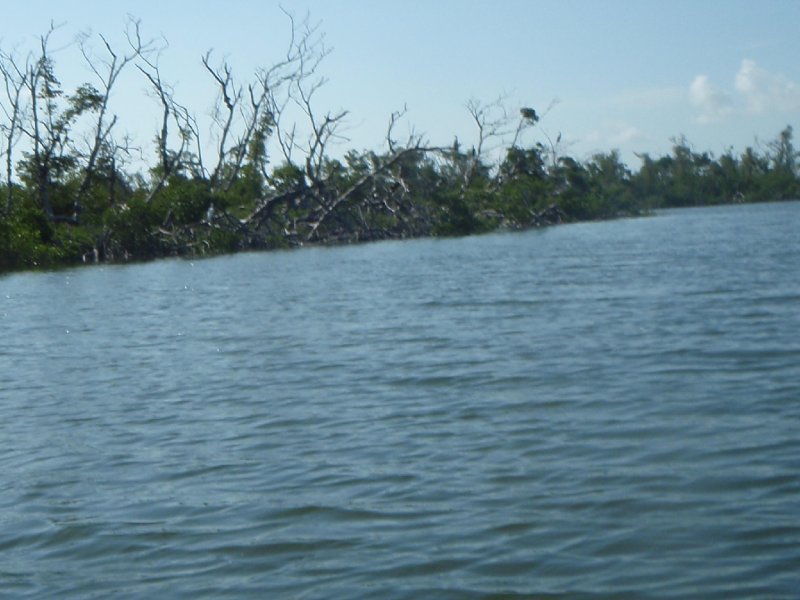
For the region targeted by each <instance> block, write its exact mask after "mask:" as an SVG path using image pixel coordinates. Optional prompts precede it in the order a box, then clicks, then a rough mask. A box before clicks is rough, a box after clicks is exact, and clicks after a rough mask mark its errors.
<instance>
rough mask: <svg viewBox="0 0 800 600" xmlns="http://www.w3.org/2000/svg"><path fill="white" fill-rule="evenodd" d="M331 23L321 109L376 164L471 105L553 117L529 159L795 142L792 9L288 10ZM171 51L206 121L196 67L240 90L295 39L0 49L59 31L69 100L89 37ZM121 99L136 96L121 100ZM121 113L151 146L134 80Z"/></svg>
mask: <svg viewBox="0 0 800 600" xmlns="http://www.w3.org/2000/svg"><path fill="white" fill-rule="evenodd" d="M282 5H283V6H284V7H285V8H287V9H288V10H290V11H292V12H294V13H295V14H297V15H304V14H305V13H306V12H307V11H308V12H309V13H310V15H311V18H312V20H314V21H320V22H321V29H322V30H323V31H324V32H325V34H326V39H327V43H328V45H329V46H331V47H332V48H333V52H332V53H331V54H330V55H329V56H328V57H327V59H326V61H325V62H324V64H323V66H322V72H323V74H324V75H325V76H326V77H327V78H328V79H329V82H328V84H327V85H326V86H325V88H324V89H323V90H322V92H321V93H320V95H319V97H318V98H317V100H318V101H319V108H320V110H324V109H331V110H334V111H335V110H338V109H341V108H344V109H347V110H349V111H350V113H349V116H348V122H347V130H346V134H347V136H348V137H349V142H347V143H346V146H347V147H353V148H379V147H380V145H381V143H382V140H383V136H384V128H385V125H386V123H387V121H388V117H389V114H390V113H391V112H392V111H393V110H397V109H399V108H402V107H403V105H407V107H408V115H407V122H408V123H409V124H413V126H414V128H415V130H416V131H417V132H419V133H423V134H425V136H426V137H427V138H428V139H429V140H430V142H431V143H432V144H443V145H444V144H449V143H451V142H452V140H453V136H454V135H457V136H458V137H459V139H460V140H461V141H462V142H463V143H467V144H468V143H470V141H471V140H473V139H474V136H475V130H474V127H473V126H472V123H471V121H470V118H469V114H468V113H467V111H466V110H465V108H464V105H465V104H466V102H467V101H468V100H470V99H471V98H475V99H478V100H481V101H486V102H488V101H491V100H494V99H495V98H497V97H498V96H499V95H501V94H503V95H504V96H505V97H506V102H507V104H508V106H509V107H510V108H513V109H516V108H517V107H519V106H532V107H534V108H536V109H537V110H538V111H539V112H543V111H544V110H545V108H547V107H548V106H550V105H551V104H553V103H555V104H554V105H553V107H552V109H551V110H550V111H549V113H548V114H547V115H546V116H545V117H544V118H543V119H542V121H541V123H540V127H539V129H538V130H534V131H532V132H529V134H528V137H527V138H526V141H527V142H535V141H544V140H545V139H546V137H545V136H550V138H551V139H555V138H556V136H557V135H558V134H559V133H560V134H561V139H562V151H563V152H565V153H568V154H571V155H573V156H576V157H578V158H586V157H588V156H590V155H591V154H592V153H593V152H597V151H606V150H610V149H612V148H617V149H619V150H620V151H621V152H622V155H623V158H624V159H625V160H626V161H627V162H628V163H629V164H630V165H631V166H633V167H637V166H638V161H637V159H636V158H635V153H642V152H649V153H651V154H654V155H659V154H663V153H666V152H668V151H669V149H670V147H671V145H672V142H671V138H674V137H676V136H680V135H685V136H686V138H687V139H688V140H689V142H691V143H692V144H693V145H694V146H695V147H696V148H697V149H698V150H710V151H712V152H714V153H715V154H717V155H719V154H720V153H721V152H723V151H725V150H726V149H727V148H728V147H733V148H734V149H735V150H736V151H741V150H743V149H744V148H745V147H746V146H748V145H757V141H760V143H762V144H763V143H765V142H768V141H769V140H772V139H774V138H775V137H776V136H777V134H778V133H779V131H780V130H781V129H783V128H784V127H785V126H786V125H793V126H794V127H795V128H796V129H797V127H798V125H800V60H798V59H799V58H800V35H798V29H797V27H798V23H800V2H798V1H796V0H784V1H781V0H763V1H762V2H758V3H756V2H752V1H740V0H709V1H698V0H672V1H671V2H664V1H663V0H657V1H656V0H636V1H633V0H629V1H621V0H613V1H612V0H597V1H590V0H581V1H578V0H559V1H536V0H527V1H526V0H493V1H488V0H460V1H453V0H405V1H404V2H402V3H400V2H388V1H384V0H336V1H333V0H328V1H323V0H297V1H295V0H285V1H284V2H283V3H282ZM126 14H132V15H134V16H136V17H138V18H140V19H141V20H142V25H143V31H144V34H145V36H158V35H163V36H164V37H165V38H166V39H167V40H168V41H169V44H170V47H169V48H168V49H167V50H166V51H165V54H164V56H163V58H162V62H161V64H162V67H163V70H164V75H165V77H166V78H167V79H168V80H170V81H171V82H173V83H174V84H175V87H176V93H177V95H178V99H179V100H181V101H182V102H183V103H185V104H187V105H189V106H190V107H191V108H192V110H193V111H195V112H196V113H197V114H198V115H201V116H202V115H204V114H206V113H207V112H208V111H209V108H210V106H211V104H212V102H213V98H214V88H213V86H212V85H211V82H210V81H209V78H208V75H207V74H206V73H205V72H204V71H203V69H202V66H201V64H200V57H201V56H202V54H203V53H204V52H205V51H206V50H208V49H210V48H213V49H214V50H215V52H216V53H217V55H218V56H220V57H223V56H224V57H227V58H228V60H229V61H230V62H231V63H232V65H233V66H234V68H235V69H236V72H238V73H241V74H242V75H243V76H244V75H245V74H246V73H247V72H248V71H251V70H252V69H254V68H255V67H257V66H259V65H269V64H272V63H273V62H274V61H275V60H277V59H278V58H279V56H280V53H281V51H282V49H283V47H284V45H285V43H286V41H287V36H288V24H287V21H286V19H285V17H284V16H283V15H282V14H281V12H280V10H279V3H278V2H273V1H261V2H259V1H256V0H227V2H224V3H223V2H219V1H215V2H210V1H206V0H195V1H193V2H175V1H173V2H168V1H167V0H161V1H153V0H139V1H137V2H130V1H128V0H121V1H114V0H105V1H104V2H96V1H94V0H84V1H82V2H80V3H78V2H64V1H63V0H60V1H43V0H29V1H27V2H10V3H7V6H4V9H3V20H2V24H1V25H0V45H1V46H2V48H3V49H4V50H6V51H10V50H12V49H14V48H16V52H17V53H19V54H23V53H24V52H25V50H26V49H27V48H30V47H32V46H33V45H34V44H35V43H36V37H37V36H38V35H40V34H42V33H43V32H45V31H46V29H47V28H48V26H49V23H50V21H51V20H53V21H54V22H55V23H57V24H63V27H61V28H60V29H59V30H58V31H57V32H56V35H55V37H54V44H53V46H54V47H57V46H58V47H62V49H61V50H59V52H58V53H57V54H56V56H55V58H56V61H57V73H58V74H59V75H60V76H61V78H62V80H63V82H64V83H65V85H74V84H76V83H77V82H80V81H83V80H86V79H88V78H89V76H90V74H89V73H88V71H87V70H86V68H85V66H83V65H82V64H81V62H80V54H79V53H77V52H76V51H75V48H74V47H70V46H69V44H70V42H71V41H72V40H73V38H74V36H75V34H76V33H77V32H78V31H80V30H87V29H90V30H92V31H94V32H96V33H103V34H104V35H106V36H108V37H109V39H111V40H112V41H117V42H119V41H120V40H121V39H122V38H121V33H122V31H123V27H124V17H125V15H126ZM122 83H124V87H123V86H122ZM122 83H121V87H120V89H119V90H118V92H117V94H116V95H115V97H114V108H115V109H116V111H117V112H118V113H119V114H120V123H121V125H122V126H124V127H125V128H126V129H127V130H130V131H131V132H132V133H134V134H136V135H137V136H140V137H141V138H142V139H144V140H149V139H151V138H152V137H153V133H154V131H155V125H156V120H157V116H156V106H155V102H154V101H152V100H150V99H148V98H146V97H145V96H144V94H143V90H144V88H145V86H144V83H143V81H141V80H139V79H137V78H136V77H135V73H133V71H131V73H130V74H129V77H128V79H126V80H124V82H122Z"/></svg>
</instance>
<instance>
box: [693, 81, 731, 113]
mask: <svg viewBox="0 0 800 600" xmlns="http://www.w3.org/2000/svg"><path fill="white" fill-rule="evenodd" d="M689 100H690V101H691V103H692V104H693V105H694V106H696V107H697V108H698V109H700V115H699V116H698V117H697V120H698V121H699V122H700V123H712V122H715V121H720V120H722V119H724V118H725V117H727V116H729V115H731V114H732V113H733V103H732V101H731V98H730V96H728V94H726V93H725V92H723V91H722V90H720V89H718V88H717V87H716V86H715V85H713V84H712V83H711V80H710V79H709V78H708V76H707V75H698V76H697V77H695V78H694V79H693V80H692V83H691V85H690V86H689Z"/></svg>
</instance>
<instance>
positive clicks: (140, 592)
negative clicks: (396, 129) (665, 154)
mask: <svg viewBox="0 0 800 600" xmlns="http://www.w3.org/2000/svg"><path fill="white" fill-rule="evenodd" d="M0 335H1V336H2V344H1V345H0V596H1V597H3V598H6V597H8V598H17V597H30V598H72V597H74V598H320V599H322V598H516V597H532V598H582V597H587V598H588V597H609V598H625V597H630V598H798V597H800V203H787V204H773V205H759V206H736V207H726V208H709V209H693V210H683V211H675V212H667V213H664V214H661V215H659V216H656V217H653V218H647V219H638V220H622V221H613V222H606V223H593V224H581V225H573V226H563V227H557V228H552V229H547V230H541V231H531V232H526V233H521V234H500V235H489V236H484V237H477V238H468V239H459V240H439V241H436V240H418V241H411V242H397V243H394V242H392V243H380V244H374V245H366V246H358V247H346V248H333V249H310V250H301V251H296V252H285V253H269V254H248V255H238V256H233V257H225V258H218V259H213V260H206V261H200V262H195V263H191V262H185V261H163V262H157V263H153V264H145V265H133V266H119V267H102V268H83V269H76V270H70V271H61V272H55V273H33V274H18V275H13V276H6V277H3V278H0Z"/></svg>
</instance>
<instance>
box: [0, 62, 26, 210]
mask: <svg viewBox="0 0 800 600" xmlns="http://www.w3.org/2000/svg"><path fill="white" fill-rule="evenodd" d="M28 60H30V59H28ZM28 72H29V65H28V64H27V63H26V64H25V65H22V66H20V65H19V63H18V62H17V60H16V59H15V58H14V57H13V56H12V55H10V54H6V53H4V52H0V74H2V76H3V83H4V89H5V95H6V101H7V104H6V102H2V103H0V107H2V111H3V114H4V115H5V119H6V120H5V122H4V123H3V124H2V125H1V126H0V131H2V132H3V135H4V136H5V143H4V144H3V148H2V150H0V156H5V162H6V202H5V213H6V214H8V213H9V211H10V210H11V204H12V202H13V193H14V190H13V183H14V181H13V177H14V147H15V146H16V144H17V142H18V141H19V138H20V135H21V133H22V132H21V129H20V126H21V124H22V120H23V119H24V118H25V113H26V106H25V104H24V99H23V96H22V92H23V90H24V89H25V88H26V87H27V85H28V82H27V78H28Z"/></svg>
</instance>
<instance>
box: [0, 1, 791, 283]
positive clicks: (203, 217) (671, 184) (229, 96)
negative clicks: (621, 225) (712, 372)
mask: <svg viewBox="0 0 800 600" xmlns="http://www.w3.org/2000/svg"><path fill="white" fill-rule="evenodd" d="M287 16H288V18H289V21H290V26H291V30H292V36H291V41H290V43H289V44H288V47H287V49H286V54H285V55H284V56H283V57H282V58H281V59H280V60H279V61H278V62H276V63H275V64H273V65H272V66H270V67H265V68H262V69H258V70H257V71H256V72H255V73H254V74H253V75H252V76H251V77H250V79H249V80H245V81H240V80H239V79H238V78H237V77H235V76H234V72H233V68H232V67H231V65H230V64H229V63H228V62H227V61H219V62H215V61H214V59H213V56H212V54H211V53H210V52H209V53H208V54H206V55H205V56H204V57H202V59H201V61H200V63H199V64H200V65H202V68H204V69H205V72H206V73H207V74H208V77H209V82H210V83H211V84H212V85H213V86H214V87H215V89H216V101H215V104H214V107H213V110H212V111H211V117H210V121H209V127H204V126H201V124H200V122H199V120H198V118H197V117H196V116H195V115H194V114H193V113H192V111H191V110H190V109H189V108H188V107H187V106H185V105H184V104H182V103H181V101H180V99H179V98H177V97H176V94H175V92H174V90H173V88H172V87H171V86H170V85H169V83H168V81H167V79H166V75H165V74H164V73H162V71H161V68H160V66H159V61H158V56H159V53H160V52H161V51H162V50H163V49H164V48H163V45H162V44H159V42H158V41H157V40H153V41H145V40H144V39H143V37H142V35H141V29H140V24H139V22H137V21H130V22H129V23H128V27H127V31H126V38H125V39H126V42H125V44H124V47H122V48H114V47H113V46H112V45H111V44H110V43H109V42H108V41H107V40H106V38H103V37H102V36H100V37H98V38H90V37H83V38H81V39H80V40H79V41H78V42H76V47H77V48H78V49H79V50H80V55H81V60H84V61H85V62H86V64H87V66H88V67H89V69H90V70H91V72H92V73H93V74H94V76H95V77H94V79H93V81H90V82H86V83H84V84H82V85H80V86H78V87H77V88H76V89H75V90H74V91H67V90H64V89H63V86H62V85H61V82H60V81H59V79H58V77H57V74H56V64H55V61H54V60H53V57H52V56H51V52H50V50H49V47H50V44H51V41H50V40H51V37H52V35H53V34H54V31H55V30H54V29H51V30H50V31H49V32H48V33H46V34H45V35H43V36H42V37H41V39H40V44H39V48H38V49H37V51H36V52H33V53H31V54H28V55H27V56H26V57H24V58H20V57H18V56H15V55H14V54H12V53H6V52H3V51H2V50H0V74H2V76H3V81H4V84H5V85H4V89H5V94H4V97H3V98H2V99H0V108H2V111H0V119H2V122H1V123H0V143H2V148H0V158H2V164H3V167H4V177H3V182H2V183H0V192H1V194H2V195H1V196H0V197H1V198H2V200H1V201H0V202H1V204H0V269H1V270H9V269H15V268H26V267H33V266H50V265H57V264H69V263H77V262H99V261H127V260H142V259H149V258H154V257H160V256H170V255H208V254H214V253H223V252H233V251H237V250H244V249H254V248H263V249H268V248H285V247H291V246H297V245H302V244H306V243H342V242H358V241H368V240H378V239H387V238H404V237H418V236H446V235H464V234H470V233H477V232H484V231H489V230H493V229H497V228H503V227H505V228H525V227H535V226H541V225H547V224H553V223H559V222H566V221H577V220H588V219H605V218H614V217H618V216H622V215H635V214H641V213H644V212H647V211H650V210H653V209H656V208H662V207H675V206H692V205H700V204H719V203H730V202H744V201H748V202H750V201H763V200H779V199H788V198H797V197H800V179H799V178H798V175H799V173H798V168H797V159H798V153H797V152H796V151H795V149H794V146H793V142H792V128H791V127H790V126H787V127H786V128H785V129H784V130H783V131H782V132H780V134H779V136H778V138H777V139H776V140H774V141H773V142H770V143H769V144H767V145H766V146H765V147H763V148H762V149H760V150H758V151H757V150H754V149H753V148H748V149H747V150H746V151H745V152H744V153H743V154H741V155H739V156H736V155H734V154H733V152H732V151H729V152H726V153H725V154H723V155H721V156H719V157H715V156H713V155H712V154H710V153H707V152H703V153H698V152H696V151H695V150H694V149H693V148H692V147H691V145H690V144H689V143H688V142H687V141H686V140H685V139H677V140H676V141H675V143H674V147H673V149H672V153H671V154H670V155H668V156H663V157H659V158H653V157H650V156H648V155H644V156H642V157H641V161H642V164H641V167H640V168H639V169H638V170H637V171H635V172H633V171H631V170H630V169H629V168H628V167H627V166H626V165H625V164H623V162H622V161H621V160H620V156H619V154H618V153H617V152H616V151H611V152H608V153H602V154H597V155H595V156H593V157H592V158H591V159H589V160H586V161H580V160H576V159H574V158H572V157H569V156H566V155H564V154H563V153H562V152H560V150H559V143H558V142H559V140H556V142H555V143H553V142H552V140H550V139H549V138H547V139H546V143H541V142H539V143H530V144H526V143H524V142H523V140H524V138H525V132H526V131H527V130H530V129H532V128H534V127H535V126H536V124H537V122H538V121H539V118H540V116H539V115H538V114H537V113H536V111H535V110H533V109H530V108H523V109H521V110H520V111H519V112H518V113H515V114H514V115H509V114H508V113H507V112H506V111H505V109H504V108H503V106H502V104H501V103H499V102H498V103H490V104H481V103H478V102H470V103H469V104H468V105H467V110H468V111H469V113H470V115H471V117H472V119H473V121H474V123H475V126H476V130H477V135H476V137H477V143H476V144H475V145H474V146H471V147H469V148H465V147H462V146H461V145H460V144H459V142H458V141H457V140H456V141H454V142H453V143H452V144H450V145H448V146H432V145H430V144H428V143H427V142H426V141H425V140H423V138H422V137H420V136H417V135H414V134H412V135H409V136H408V137H407V138H406V139H404V140H402V141H400V140H398V139H396V134H395V132H396V130H397V129H398V123H399V122H400V121H401V119H402V118H403V111H400V112H396V113H392V114H391V115H390V117H389V119H388V127H387V131H386V136H385V142H384V147H383V149H382V150H381V151H355V150H353V151H350V152H348V153H346V154H345V155H344V156H343V157H340V158H337V157H334V156H333V155H332V153H331V146H333V145H334V142H335V141H336V140H337V138H338V137H339V130H340V127H341V125H342V123H343V120H344V119H345V117H346V114H347V113H346V111H340V112H320V111H319V110H318V109H317V107H316V103H315V93H316V92H317V90H318V89H319V86H320V85H321V80H320V79H319V76H318V74H317V69H318V67H319V64H320V61H321V59H322V58H323V57H324V56H325V54H326V53H327V50H326V48H325V46H324V44H323V38H322V36H320V35H319V33H318V31H317V29H316V28H315V27H313V26H311V25H310V24H309V23H308V21H304V22H300V23H298V22H295V20H294V19H293V18H292V17H291V16H289V15H287ZM123 72H125V73H128V72H131V73H133V74H136V75H137V76H138V77H139V78H140V79H141V81H142V83H143V85H145V86H146V87H147V88H148V89H149V90H150V94H149V96H151V99H148V98H145V99H144V100H149V101H151V102H155V106H156V107H157V108H158V111H159V114H160V119H159V128H158V130H157V131H156V132H154V143H153V148H152V150H151V152H152V154H153V160H152V164H150V165H149V166H148V167H147V169H146V172H145V173H144V174H142V173H141V172H138V171H137V172H134V170H133V168H132V165H134V164H135V160H134V157H135V156H137V153H139V154H141V152H142V150H141V149H140V148H137V147H136V146H135V144H134V143H133V141H132V140H131V139H129V138H128V137H127V136H125V135H123V134H121V133H119V123H118V121H119V117H118V116H117V115H116V114H115V113H114V112H113V110H112V106H111V98H112V92H113V91H114V90H115V89H116V85H117V82H118V80H119V78H120V76H121V75H122V74H123ZM207 129H210V131H211V133H210V134H208V135H210V137H206V136H205V135H204V133H203V132H204V131H206V130H207ZM544 137H545V138H546V137H547V136H544ZM499 143H503V144H504V145H505V147H506V150H505V151H504V152H503V153H502V157H501V158H500V159H499V160H494V161H492V160H489V159H488V158H487V155H488V153H487V148H495V149H496V147H497V144H499Z"/></svg>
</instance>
